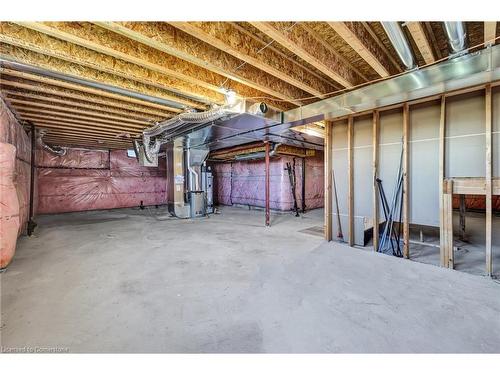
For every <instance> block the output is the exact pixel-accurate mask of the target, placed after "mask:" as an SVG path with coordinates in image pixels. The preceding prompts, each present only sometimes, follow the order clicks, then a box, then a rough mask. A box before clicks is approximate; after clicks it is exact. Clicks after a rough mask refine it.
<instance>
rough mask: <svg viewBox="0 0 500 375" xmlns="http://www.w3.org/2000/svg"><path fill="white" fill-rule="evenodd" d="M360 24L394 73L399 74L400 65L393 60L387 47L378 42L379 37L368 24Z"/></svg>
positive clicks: (400, 70)
mask: <svg viewBox="0 0 500 375" xmlns="http://www.w3.org/2000/svg"><path fill="white" fill-rule="evenodd" d="M361 24H362V25H363V27H364V28H365V30H366V31H367V32H368V34H370V36H371V37H372V38H373V40H374V41H375V43H376V44H377V46H378V47H379V48H380V50H381V51H382V52H383V53H384V55H385V56H386V57H387V59H389V61H390V62H391V64H392V66H393V68H394V69H395V71H396V72H397V73H401V72H402V71H403V69H402V68H401V63H400V62H399V61H398V60H397V59H395V58H394V56H393V55H392V53H391V52H390V51H389V50H388V49H387V47H386V46H385V44H384V43H382V41H381V40H380V38H379V36H378V35H377V33H376V32H375V31H374V30H373V28H372V27H371V26H370V24H369V23H368V22H361Z"/></svg>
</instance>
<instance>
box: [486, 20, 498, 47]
mask: <svg viewBox="0 0 500 375" xmlns="http://www.w3.org/2000/svg"><path fill="white" fill-rule="evenodd" d="M496 36H497V23H496V21H490V22H485V23H484V46H485V47H487V46H488V45H490V44H495V40H494V39H495V38H496Z"/></svg>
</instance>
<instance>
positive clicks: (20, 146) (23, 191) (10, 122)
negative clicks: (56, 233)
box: [0, 99, 31, 234]
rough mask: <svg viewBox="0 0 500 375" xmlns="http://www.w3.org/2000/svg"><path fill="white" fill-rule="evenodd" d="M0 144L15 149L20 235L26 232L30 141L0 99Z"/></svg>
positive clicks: (14, 181) (14, 180) (15, 181)
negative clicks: (11, 146)
mask: <svg viewBox="0 0 500 375" xmlns="http://www.w3.org/2000/svg"><path fill="white" fill-rule="evenodd" d="M0 143H8V144H11V145H13V146H14V147H15V148H16V152H15V169H14V174H13V183H14V186H15V187H16V192H17V199H18V205H19V222H20V227H19V233H18V234H21V233H24V232H25V231H26V227H27V223H28V219H29V217H28V216H29V200H30V198H29V197H30V178H31V177H30V173H31V140H30V137H29V135H28V134H27V133H26V131H25V130H24V129H23V127H22V126H21V125H20V124H19V123H18V122H17V120H16V118H15V117H14V115H13V114H12V112H11V111H10V110H9V109H8V108H7V106H6V105H5V103H4V102H3V100H2V99H0Z"/></svg>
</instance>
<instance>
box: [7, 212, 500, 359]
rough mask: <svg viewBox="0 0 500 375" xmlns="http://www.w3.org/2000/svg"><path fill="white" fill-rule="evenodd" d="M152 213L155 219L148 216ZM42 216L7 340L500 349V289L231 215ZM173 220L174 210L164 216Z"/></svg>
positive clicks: (98, 347) (17, 277) (298, 228)
mask: <svg viewBox="0 0 500 375" xmlns="http://www.w3.org/2000/svg"><path fill="white" fill-rule="evenodd" d="M150 214H151V215H150ZM156 214H159V215H160V217H162V218H165V215H164V212H163V210H162V209H159V210H153V211H152V212H150V211H140V210H134V209H124V210H112V211H102V212H87V213H73V214H61V215H52V216H42V217H40V218H39V219H38V221H39V228H38V229H37V232H36V235H35V236H34V237H32V238H21V239H20V241H19V242H18V251H17V254H16V257H15V259H14V262H13V263H12V265H11V266H10V267H9V268H8V269H7V271H6V272H5V273H3V274H1V276H0V283H1V311H2V322H1V324H2V327H1V331H0V334H1V337H0V340H1V345H2V346H3V347H4V348H8V347H25V346H29V347H40V346H41V347H57V348H67V349H68V350H69V351H71V352H209V353H210V352H500V318H499V317H500V284H499V283H498V282H495V281H493V280H491V279H487V278H484V277H479V276H473V275H469V274H466V273H463V272H457V271H452V270H445V269H441V268H439V267H435V266H431V265H426V264H421V263H417V262H409V261H407V260H404V259H398V258H395V257H390V256H386V255H383V254H376V253H373V252H367V251H360V250H358V249H353V248H348V247H346V246H345V245H342V244H338V243H326V242H324V241H323V239H322V238H321V237H319V236H318V235H317V234H315V233H316V232H317V231H316V230H314V229H313V230H308V228H314V227H317V226H321V225H322V211H321V210H319V211H312V212H310V213H308V214H306V215H304V216H303V217H301V218H295V217H294V216H292V215H273V217H272V226H271V227H270V228H265V227H264V226H263V221H264V217H263V213H262V212H259V211H248V210H245V209H241V208H240V209H238V208H231V207H224V208H222V213H221V214H220V215H214V216H212V217H211V218H209V219H201V220H176V219H174V220H171V219H166V220H162V221H160V220H157V219H156V218H155V217H154V216H155V215H156ZM162 214H163V215H162Z"/></svg>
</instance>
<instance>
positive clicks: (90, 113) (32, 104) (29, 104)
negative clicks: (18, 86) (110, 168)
mask: <svg viewBox="0 0 500 375" xmlns="http://www.w3.org/2000/svg"><path fill="white" fill-rule="evenodd" d="M7 101H8V102H9V103H11V104H12V105H14V106H16V105H25V106H27V107H36V108H34V109H33V110H34V111H37V110H38V108H48V109H53V110H56V111H61V112H67V113H76V114H81V115H88V116H90V117H91V118H94V117H95V118H96V120H101V119H104V120H106V119H110V120H117V121H120V122H123V123H125V124H127V123H133V124H140V125H143V126H148V125H150V124H151V122H148V121H145V120H136V119H133V118H130V117H122V116H115V115H110V114H107V113H102V112H97V111H88V110H85V109H78V108H75V107H66V106H60V105H53V104H47V103H40V102H37V101H33V100H22V99H16V98H11V97H7Z"/></svg>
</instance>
